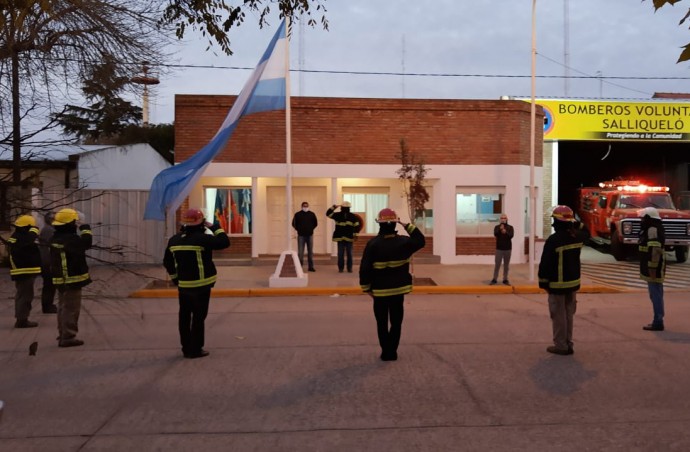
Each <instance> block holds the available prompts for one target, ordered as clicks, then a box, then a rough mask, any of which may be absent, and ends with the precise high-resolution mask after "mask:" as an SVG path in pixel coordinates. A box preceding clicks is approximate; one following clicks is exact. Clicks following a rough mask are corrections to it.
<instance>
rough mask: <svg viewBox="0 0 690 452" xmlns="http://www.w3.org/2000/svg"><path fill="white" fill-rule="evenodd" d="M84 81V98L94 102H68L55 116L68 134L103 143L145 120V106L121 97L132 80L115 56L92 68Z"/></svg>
mask: <svg viewBox="0 0 690 452" xmlns="http://www.w3.org/2000/svg"><path fill="white" fill-rule="evenodd" d="M82 82H83V87H82V92H83V93H84V97H85V98H86V100H87V101H89V102H92V103H91V104H90V105H88V106H86V107H80V106H76V105H66V106H65V109H64V111H62V112H61V113H58V114H56V115H55V119H56V120H57V122H58V123H59V124H60V125H61V126H62V129H63V131H64V132H65V133H67V134H69V135H74V136H76V137H77V138H79V139H80V140H82V141H84V142H85V143H89V144H90V143H94V144H97V143H103V142H104V141H102V140H108V139H111V138H114V137H117V136H118V135H120V134H121V133H122V131H123V130H125V128H127V126H129V125H134V124H137V123H138V122H139V121H140V120H141V117H142V110H141V108H140V107H137V106H135V105H133V104H132V103H131V102H129V101H126V100H124V99H122V98H121V97H120V96H119V94H120V93H121V92H122V91H123V90H125V89H126V88H127V87H128V86H129V85H130V84H131V81H130V78H129V77H125V76H123V75H120V74H119V71H118V70H117V63H116V62H115V61H114V60H113V58H112V56H110V55H108V56H106V58H105V61H104V62H103V63H99V64H97V65H96V66H95V67H93V68H91V69H90V71H89V74H88V77H85V78H84V80H83V81H82Z"/></svg>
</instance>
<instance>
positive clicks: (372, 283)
mask: <svg viewBox="0 0 690 452" xmlns="http://www.w3.org/2000/svg"><path fill="white" fill-rule="evenodd" d="M405 230H406V231H407V233H408V234H410V236H409V237H407V236H402V235H398V234H397V233H392V234H386V235H383V234H379V235H377V236H376V237H374V238H373V239H371V240H369V242H367V245H366V247H365V248H364V253H363V254H362V263H361V265H360V267H359V284H360V287H361V288H362V290H363V291H364V292H371V293H372V294H373V295H374V296H375V297H390V296H394V295H404V294H406V293H410V292H411V291H412V275H410V258H411V257H412V255H413V254H414V253H415V252H416V251H419V250H420V249H422V248H424V244H425V238H424V235H423V234H422V232H421V231H420V230H419V229H417V227H416V226H415V225H413V224H408V225H407V226H406V227H405Z"/></svg>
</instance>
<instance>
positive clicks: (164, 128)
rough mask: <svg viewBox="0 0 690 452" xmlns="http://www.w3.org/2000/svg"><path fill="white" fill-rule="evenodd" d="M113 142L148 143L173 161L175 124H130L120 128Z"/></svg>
mask: <svg viewBox="0 0 690 452" xmlns="http://www.w3.org/2000/svg"><path fill="white" fill-rule="evenodd" d="M113 143H114V144H117V145H124V144H134V143H148V144H150V145H151V147H152V148H154V149H155V150H156V151H157V152H158V153H159V154H160V155H161V156H162V157H163V158H164V159H166V160H167V161H169V162H170V163H174V154H173V150H174V149H175V126H174V125H172V124H153V125H150V126H140V125H130V126H127V127H125V128H124V130H122V132H121V133H120V134H119V135H118V136H117V137H116V138H115V140H114V141H113Z"/></svg>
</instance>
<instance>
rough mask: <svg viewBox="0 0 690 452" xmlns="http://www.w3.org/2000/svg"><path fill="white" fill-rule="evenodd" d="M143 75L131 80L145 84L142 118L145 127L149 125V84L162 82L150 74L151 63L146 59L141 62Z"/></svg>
mask: <svg viewBox="0 0 690 452" xmlns="http://www.w3.org/2000/svg"><path fill="white" fill-rule="evenodd" d="M141 65H142V72H143V74H144V75H143V76H137V77H132V79H131V82H132V83H136V84H138V85H144V98H143V103H142V119H143V121H144V127H148V125H149V90H148V86H149V85H157V84H159V83H160V80H158V79H157V78H156V77H150V76H149V63H148V61H144V62H143V63H141Z"/></svg>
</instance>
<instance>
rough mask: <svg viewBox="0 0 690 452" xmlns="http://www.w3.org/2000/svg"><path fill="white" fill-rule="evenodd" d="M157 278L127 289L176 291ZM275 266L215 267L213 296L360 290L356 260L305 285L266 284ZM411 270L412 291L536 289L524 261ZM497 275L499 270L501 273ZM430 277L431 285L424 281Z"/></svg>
mask: <svg viewBox="0 0 690 452" xmlns="http://www.w3.org/2000/svg"><path fill="white" fill-rule="evenodd" d="M151 271H152V272H153V273H154V274H155V276H156V279H157V281H158V282H157V283H156V284H149V285H147V286H146V287H142V288H141V289H139V290H136V291H134V292H132V294H131V296H132V297H135V298H171V297H175V296H177V289H176V288H175V287H174V286H171V287H164V286H163V285H162V284H161V283H163V282H165V281H166V275H165V272H164V271H163V270H162V269H159V271H156V269H151ZM274 271H275V267H273V266H268V265H255V266H251V265H249V266H230V267H224V266H219V267H218V282H217V283H216V285H215V288H214V289H213V296H215V297H236V296H239V297H247V296H284V295H333V294H341V295H343V294H349V295H355V294H360V293H361V289H360V287H359V274H358V271H359V266H357V265H355V267H354V269H353V273H347V272H344V273H339V272H338V269H337V267H336V265H335V264H330V265H320V266H318V267H317V268H316V272H308V273H307V276H308V285H307V287H301V288H300V287H291V288H271V287H269V278H270V276H271V275H272V274H273V272H274ZM413 271H414V276H415V278H416V280H417V283H416V284H415V287H414V292H415V293H419V294H422V293H427V294H463V293H464V294H482V293H493V294H508V293H540V292H541V291H540V289H539V288H538V285H537V282H536V279H537V276H536V272H537V270H536V267H535V269H534V278H535V280H534V281H530V268H529V264H515V265H511V267H510V275H509V278H510V284H509V285H504V284H501V282H500V278H499V283H498V284H496V285H493V286H492V285H489V282H490V280H491V277H492V275H493V265H480V264H463V265H441V264H415V265H414V269H413ZM501 276H502V274H501ZM430 282H432V283H433V285H428V284H429V283H430ZM419 283H421V284H419ZM581 292H583V293H609V292H616V290H615V289H612V288H611V287H605V286H602V285H597V284H594V283H593V282H592V281H591V280H590V279H589V278H587V277H586V276H583V278H582V289H581Z"/></svg>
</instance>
